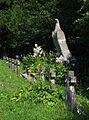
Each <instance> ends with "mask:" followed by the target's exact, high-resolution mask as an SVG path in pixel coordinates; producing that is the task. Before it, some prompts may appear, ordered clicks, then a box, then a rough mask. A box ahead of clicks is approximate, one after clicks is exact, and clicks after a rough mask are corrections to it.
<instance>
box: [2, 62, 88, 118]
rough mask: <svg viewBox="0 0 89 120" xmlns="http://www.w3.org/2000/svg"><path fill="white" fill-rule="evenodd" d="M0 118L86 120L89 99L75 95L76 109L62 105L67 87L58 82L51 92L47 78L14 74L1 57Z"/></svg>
mask: <svg viewBox="0 0 89 120" xmlns="http://www.w3.org/2000/svg"><path fill="white" fill-rule="evenodd" d="M0 73H1V74H0V119H1V120H12V119H13V120H18V119H20V120H24V119H25V120H29V119H30V120H36V119H37V120H47V119H49V120H60V119H61V120H70V119H71V120H76V119H79V120H84V119H86V120H88V119H89V100H87V99H86V98H85V97H83V96H82V95H80V94H79V95H77V96H76V97H77V100H76V101H77V112H74V113H72V112H71V111H70V110H68V108H67V106H66V104H65V94H66V88H65V87H63V86H59V85H57V86H56V87H55V90H54V91H52V89H51V87H50V84H49V83H48V82H47V81H42V80H37V81H27V80H26V79H23V78H21V77H19V76H18V75H16V74H15V73H14V72H13V71H11V70H10V69H9V68H8V66H7V65H6V64H5V63H4V62H3V61H1V60H0Z"/></svg>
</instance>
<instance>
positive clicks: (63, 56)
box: [52, 19, 72, 63]
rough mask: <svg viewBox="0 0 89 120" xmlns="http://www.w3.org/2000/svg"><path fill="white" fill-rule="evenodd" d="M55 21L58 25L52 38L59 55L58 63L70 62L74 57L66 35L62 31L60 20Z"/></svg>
mask: <svg viewBox="0 0 89 120" xmlns="http://www.w3.org/2000/svg"><path fill="white" fill-rule="evenodd" d="M55 21H56V24H55V29H54V31H52V38H53V42H54V45H55V47H56V50H57V55H58V57H57V59H56V62H59V63H62V62H64V61H66V62H69V59H70V58H71V56H72V55H71V53H70V51H69V49H68V46H67V43H66V38H65V34H64V32H63V31H62V30H61V27H60V23H59V20H58V19H55Z"/></svg>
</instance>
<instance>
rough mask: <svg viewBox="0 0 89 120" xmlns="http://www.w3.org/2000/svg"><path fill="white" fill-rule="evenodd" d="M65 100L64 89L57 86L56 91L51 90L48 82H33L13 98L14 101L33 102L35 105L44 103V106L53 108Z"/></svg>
mask: <svg viewBox="0 0 89 120" xmlns="http://www.w3.org/2000/svg"><path fill="white" fill-rule="evenodd" d="M63 99H64V89H63V87H60V90H59V87H57V86H56V88H55V90H54V91H52V90H51V86H50V85H49V83H48V82H47V81H42V80H37V81H31V82H30V84H29V86H27V87H26V88H23V89H21V90H20V91H18V92H17V93H15V95H14V97H12V99H11V100H12V101H13V100H15V101H16V102H17V101H27V100H29V101H32V102H33V103H35V104H38V103H43V104H44V105H47V106H48V105H49V106H53V105H55V104H58V103H59V102H60V100H63Z"/></svg>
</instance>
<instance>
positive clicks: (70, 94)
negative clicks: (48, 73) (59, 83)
mask: <svg viewBox="0 0 89 120" xmlns="http://www.w3.org/2000/svg"><path fill="white" fill-rule="evenodd" d="M66 82H67V94H66V100H67V104H68V106H69V108H70V109H71V110H72V111H73V110H75V108H76V97H75V87H74V86H75V84H76V77H75V76H74V71H69V72H68V76H67V80H66Z"/></svg>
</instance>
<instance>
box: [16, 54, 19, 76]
mask: <svg viewBox="0 0 89 120" xmlns="http://www.w3.org/2000/svg"><path fill="white" fill-rule="evenodd" d="M19 66H20V61H19V56H18V55H16V73H17V74H19Z"/></svg>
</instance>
